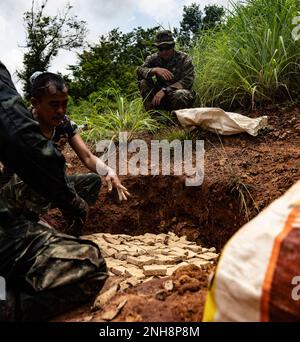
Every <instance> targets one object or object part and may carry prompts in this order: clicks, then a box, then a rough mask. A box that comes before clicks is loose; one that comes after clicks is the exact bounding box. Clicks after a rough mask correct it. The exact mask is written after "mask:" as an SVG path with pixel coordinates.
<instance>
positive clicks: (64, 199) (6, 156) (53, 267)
mask: <svg viewBox="0 0 300 342" xmlns="http://www.w3.org/2000/svg"><path fill="white" fill-rule="evenodd" d="M0 161H1V162H2V163H3V164H4V165H6V166H7V167H8V168H10V169H13V170H14V171H15V172H16V173H17V175H18V176H19V177H20V178H21V179H22V180H23V181H24V182H25V183H26V184H28V185H29V186H30V187H32V189H34V190H35V191H36V192H37V193H39V194H41V195H42V196H43V197H44V198H46V199H48V200H49V201H50V202H51V203H54V204H55V205H56V206H57V207H58V208H60V210H61V211H62V212H63V213H64V214H65V215H67V216H68V217H72V218H73V222H74V224H76V222H84V221H85V220H86V217H87V210H88V209H87V208H88V207H87V204H86V202H85V201H84V200H83V199H82V198H80V197H79V196H78V194H77V193H76V192H75V190H74V188H73V187H72V186H71V185H70V183H69V180H68V179H67V178H66V175H65V172H64V167H65V159H64V157H63V156H62V154H61V153H60V152H59V151H58V150H57V149H56V148H55V147H54V145H53V142H52V141H51V140H49V139H47V138H45V137H44V136H43V135H42V134H41V130H40V127H39V124H38V123H37V122H36V121H35V120H33V119H32V116H31V114H30V112H29V111H27V110H26V108H25V107H24V105H23V104H22V102H21V98H20V96H19V94H18V93H17V91H16V89H15V87H14V85H13V83H12V80H11V77H10V75H9V72H8V71H7V69H6V68H5V66H4V65H3V64H2V63H1V62H0ZM0 276H1V277H3V278H5V280H6V283H7V287H8V294H7V297H8V299H9V300H8V301H0V321H1V320H4V319H8V318H10V319H12V320H14V319H17V320H35V321H37V320H45V319H47V318H49V317H51V316H53V315H57V314H59V313H61V312H63V311H65V310H68V309H70V308H72V307H74V306H76V305H78V304H81V303H84V302H85V301H87V300H91V299H92V298H93V297H94V296H95V295H96V294H97V293H98V292H99V290H100V289H101V288H102V286H103V284H104V281H105V279H106V278H107V269H106V264H105V261H104V259H103V258H102V256H101V252H100V250H99V247H98V246H97V245H95V244H94V243H92V242H90V241H85V240H81V239H78V238H75V237H73V236H69V235H65V234H61V233H59V232H57V231H56V230H54V229H53V228H51V227H49V226H46V225H44V224H42V223H37V222H33V221H30V220H28V219H26V218H24V216H23V215H16V214H13V213H12V212H11V211H10V209H9V208H8V205H7V203H6V199H5V198H4V197H3V196H1V195H0ZM11 294H14V296H12V298H14V301H12V300H10V299H11ZM10 304H15V305H12V306H10ZM14 308H17V310H16V311H15V310H14ZM10 309H12V310H11V311H10ZM10 314H11V315H10ZM1 316H2V317H1ZM3 316H4V317H3Z"/></svg>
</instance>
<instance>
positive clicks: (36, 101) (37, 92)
mask: <svg viewBox="0 0 300 342" xmlns="http://www.w3.org/2000/svg"><path fill="white" fill-rule="evenodd" d="M30 80H31V84H32V94H31V95H32V97H31V104H32V108H31V111H30V112H31V115H32V119H34V120H36V122H38V124H39V126H40V129H41V132H42V134H43V135H44V136H45V137H46V138H47V139H49V140H51V141H52V142H53V144H54V146H55V148H56V149H57V150H58V151H60V152H63V149H64V147H65V146H66V144H67V143H68V144H69V145H70V147H71V148H72V149H73V150H74V151H75V153H76V154H77V156H78V157H79V158H80V160H81V161H82V163H83V164H84V165H85V166H86V167H87V168H88V169H89V170H90V171H92V172H91V173H84V174H75V175H71V176H67V178H68V180H69V183H70V185H71V186H73V187H74V189H75V191H76V192H77V194H78V195H79V196H80V197H81V198H83V199H84V200H85V201H86V202H87V203H88V204H89V205H93V204H95V202H96V200H97V198H98V195H99V190H100V187H101V178H100V176H102V175H104V174H105V175H106V181H107V182H108V184H111V187H115V188H116V189H117V191H118V193H119V198H120V200H122V199H125V200H126V199H127V197H126V195H127V196H128V195H129V193H128V191H127V189H126V188H125V187H124V186H123V185H122V184H121V182H120V179H119V177H118V176H117V174H116V173H115V171H114V170H113V169H112V168H110V167H109V166H108V165H106V164H105V163H104V162H103V161H102V160H101V159H99V158H98V157H97V156H95V155H94V154H93V153H92V152H91V151H90V149H89V148H88V147H87V146H86V144H85V143H84V141H83V140H82V138H81V137H80V134H79V132H78V126H77V125H76V123H75V122H73V121H71V120H70V119H69V118H68V117H67V116H66V115H65V114H66V110H67V102H68V89H67V86H66V83H65V81H64V80H63V78H62V77H61V76H59V75H56V74H53V73H50V72H35V73H34V74H33V75H32V76H31V79H30ZM7 175H8V172H7V167H5V168H4V170H3V172H2V176H3V178H4V179H5V181H7ZM0 183H4V181H2V182H1V177H0ZM0 195H2V196H3V197H4V198H5V199H6V202H7V205H8V206H9V209H10V210H11V212H12V213H14V214H15V215H21V214H23V215H24V216H25V217H26V218H28V219H30V220H31V221H36V222H37V221H39V218H40V215H42V214H45V213H47V211H48V209H50V208H52V207H54V206H55V205H54V204H53V203H51V202H49V200H48V199H47V198H44V197H43V196H41V195H40V194H39V193H37V192H36V191H34V190H33V189H32V188H31V187H30V186H28V185H27V184H26V183H25V182H23V181H22V180H21V179H20V178H19V177H18V176H16V175H13V176H12V178H11V179H10V181H9V182H8V183H7V184H5V185H4V186H3V187H2V189H0ZM66 219H67V221H69V222H68V224H67V226H66V229H65V232H66V233H68V234H70V235H75V236H80V235H81V233H82V232H81V228H82V226H80V225H79V224H77V225H76V226H75V225H74V224H73V222H72V217H71V218H69V217H66Z"/></svg>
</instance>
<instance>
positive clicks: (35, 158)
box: [0, 62, 80, 209]
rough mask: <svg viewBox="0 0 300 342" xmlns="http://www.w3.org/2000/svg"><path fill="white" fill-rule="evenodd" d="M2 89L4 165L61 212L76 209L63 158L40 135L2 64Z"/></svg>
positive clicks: (0, 129)
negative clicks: (64, 209)
mask: <svg viewBox="0 0 300 342" xmlns="http://www.w3.org/2000/svg"><path fill="white" fill-rule="evenodd" d="M0 89H1V91H0V160H1V162H3V164H4V165H5V166H7V167H9V168H12V169H13V170H14V171H15V172H16V173H17V175H18V176H19V177H20V178H21V179H22V180H24V182H25V183H27V184H28V185H30V186H31V187H32V188H33V189H34V190H35V191H37V192H38V193H40V194H41V195H43V196H44V197H45V198H47V199H49V200H50V201H52V202H54V203H55V204H57V206H58V207H59V208H66V207H69V208H70V207H73V208H74V209H75V206H76V205H77V204H76V202H78V203H79V202H80V199H79V198H78V196H77V194H76V192H75V190H73V189H72V187H71V186H70V184H69V183H68V181H67V178H66V175H65V172H64V166H65V159H64V157H63V156H62V154H61V153H59V151H57V150H56V149H55V147H54V145H53V143H52V142H51V141H49V140H47V139H46V138H44V137H43V136H42V135H41V133H40V130H39V126H38V124H37V123H36V122H35V121H34V120H32V119H31V118H30V113H29V112H28V110H27V109H26V108H25V107H24V105H23V104H22V102H21V98H20V96H19V94H18V92H17V90H16V89H15V87H14V85H13V83H12V80H11V77H10V74H9V72H8V71H7V69H6V68H5V66H4V65H3V64H2V63H1V62H0ZM77 198H78V201H77V200H76V199H77Z"/></svg>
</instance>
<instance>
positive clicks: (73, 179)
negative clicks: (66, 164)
mask: <svg viewBox="0 0 300 342" xmlns="http://www.w3.org/2000/svg"><path fill="white" fill-rule="evenodd" d="M6 172H7V171H6ZM7 173H8V172H7ZM67 178H68V181H69V182H70V184H71V186H72V187H74V189H75V191H76V192H77V194H78V195H79V196H80V197H81V198H83V199H84V200H85V201H86V202H87V203H88V204H89V205H94V204H95V203H96V200H97V198H98V196H99V191H100V188H101V178H100V177H99V176H98V175H97V174H95V173H87V174H75V175H71V176H67ZM0 183H1V181H0ZM0 195H1V197H2V198H5V200H6V202H7V204H8V208H9V209H10V211H11V212H12V213H13V214H14V215H16V216H19V215H23V216H25V217H26V218H27V219H29V220H31V221H36V222H37V221H38V220H39V217H40V215H44V214H46V213H47V212H48V210H49V209H52V208H54V206H53V204H52V203H51V202H49V201H48V200H46V199H45V198H44V197H43V196H41V195H40V194H38V193H37V192H36V191H34V190H33V189H31V188H30V187H29V186H28V185H27V184H25V183H24V182H23V181H22V180H21V179H20V178H19V177H18V176H17V175H15V174H14V175H13V176H12V177H11V179H10V180H9V181H8V183H6V184H5V185H4V186H3V187H2V189H1V190H0Z"/></svg>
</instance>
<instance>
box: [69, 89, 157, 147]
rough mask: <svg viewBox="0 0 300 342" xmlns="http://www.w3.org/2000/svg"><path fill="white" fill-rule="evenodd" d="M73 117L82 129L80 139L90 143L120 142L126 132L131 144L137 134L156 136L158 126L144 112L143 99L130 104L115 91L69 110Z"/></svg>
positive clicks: (93, 95)
mask: <svg viewBox="0 0 300 342" xmlns="http://www.w3.org/2000/svg"><path fill="white" fill-rule="evenodd" d="M69 115H70V117H71V118H72V119H73V120H74V121H76V123H77V124H79V125H81V126H82V127H83V130H82V133H81V136H82V137H83V138H84V139H85V140H87V141H97V140H100V139H113V140H114V141H117V140H118V137H119V133H120V132H127V133H128V139H129V140H131V139H132V138H133V137H134V135H135V134H136V133H139V132H154V131H155V130H156V129H157V128H158V127H159V124H158V122H157V121H156V120H154V119H153V118H152V117H151V112H146V111H145V110H144V106H143V101H142V99H141V98H136V99H134V100H129V99H127V98H126V97H123V96H121V95H120V94H119V93H117V92H114V91H113V90H110V91H107V92H105V93H102V92H98V93H93V94H91V95H90V96H89V100H82V101H81V102H79V103H78V104H77V105H74V104H73V105H72V104H71V106H70V107H69Z"/></svg>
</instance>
